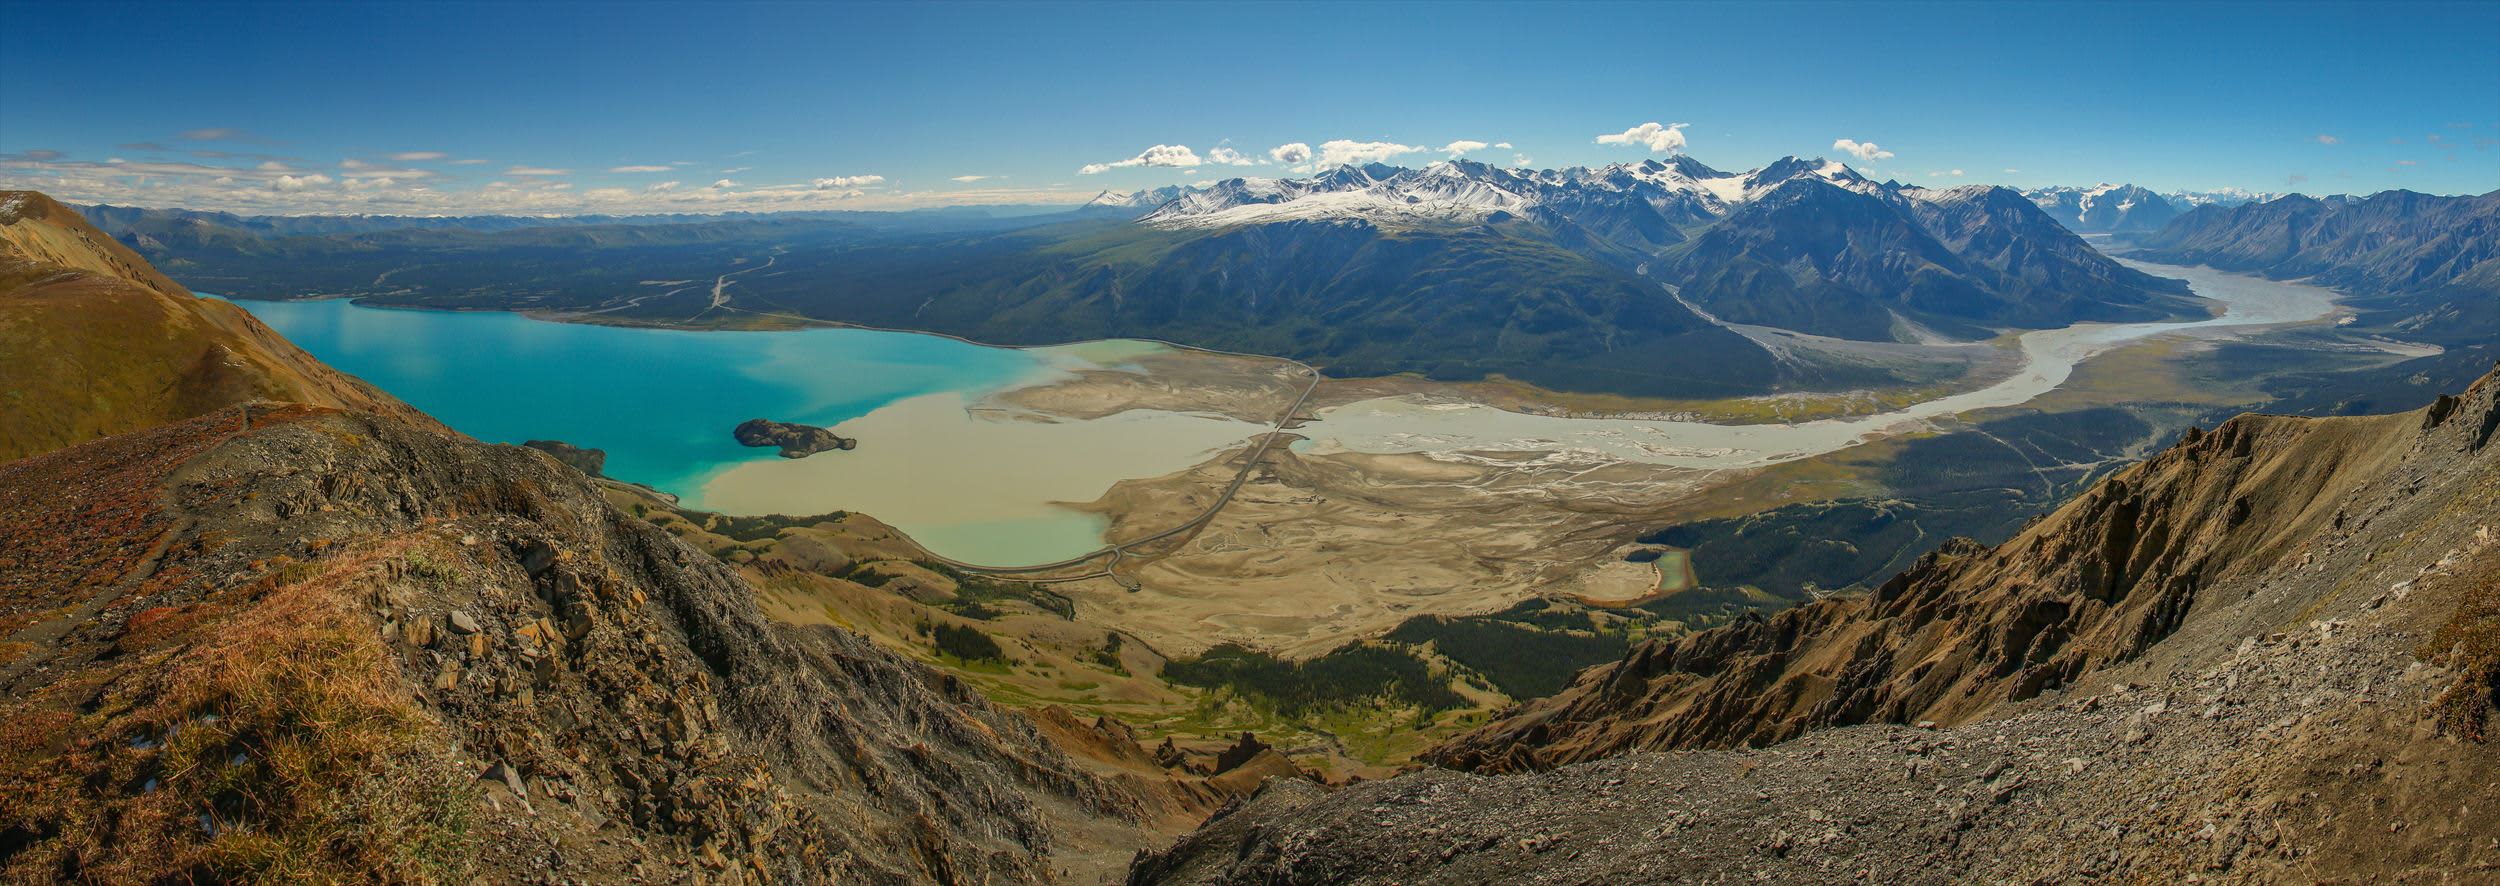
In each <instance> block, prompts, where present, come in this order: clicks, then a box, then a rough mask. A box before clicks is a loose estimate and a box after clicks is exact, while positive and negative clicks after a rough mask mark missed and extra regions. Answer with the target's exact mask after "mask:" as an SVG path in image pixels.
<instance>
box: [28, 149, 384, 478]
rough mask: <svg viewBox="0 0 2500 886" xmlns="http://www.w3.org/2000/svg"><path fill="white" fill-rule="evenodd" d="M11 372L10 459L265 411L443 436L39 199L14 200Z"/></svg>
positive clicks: (39, 196)
mask: <svg viewBox="0 0 2500 886" xmlns="http://www.w3.org/2000/svg"><path fill="white" fill-rule="evenodd" d="M0 367H5V368H0V414H6V415H7V416H8V418H9V420H8V421H6V422H0V461H7V460H9V459H15V458H23V457H25V456H28V455H33V454H35V453H39V452H48V451H51V450H54V449H58V448H60V447H63V446H67V445H70V444H73V443H79V442H84V441H87V440H93V439H96V438H99V437H105V436H110V435H113V434H119V433H126V432H129V431H135V430H139V429H141V428H148V427H154V426H156V425H159V424H163V423H165V422H169V421H178V420H181V419H185V418H190V417H192V416H196V415H204V414H207V413H209V412H214V411H216V410H219V409H223V408H226V407H229V406H233V405H235V404H238V403H247V402H252V401H256V400H271V401H281V402H294V403H308V404H312V405H316V406H334V407H340V408H347V409H359V410H365V411H370V412H378V413H385V414H390V415H394V416H397V417H400V418H402V419H407V420H411V421H418V422H421V423H424V424H426V425H429V426H433V424H432V420H431V419H427V418H424V417H423V416H422V414H420V413H418V412H416V411H415V410H413V409H410V408H409V407H408V406H406V405H404V404H402V403H400V402H399V401H398V400H396V399H393V398H392V397H391V396H390V395H388V394H384V393H382V392H381V391H380V390H377V389H375V388H373V387H372V386H370V385H367V384H365V383H364V382H362V381H359V380H357V379H355V378H353V377H350V376H348V375H346V374H343V373H340V372H338V371H337V370H334V369H331V368H329V367H327V366H324V365H322V364H321V363H320V362H319V361H317V360H314V359H313V358H312V356H311V355H309V354H306V353H304V352H303V350H302V349H299V348H297V347H295V346H294V345H293V344H290V343H288V342H287V341H286V340H285V339H283V338H280V337H279V336H278V335H277V333H275V332H272V331H270V329H269V327H267V326H264V325H262V324H261V322H260V321H259V320H256V319H253V318H252V316H251V315H250V314H248V313H245V312H244V311H243V309H241V308H238V307H235V306H234V305H232V304H228V303H226V302H221V301H216V300H212V299H203V298H199V297H197V296H194V295H192V294H191V293H190V292H189V291H188V290H185V289H183V288H182V286H181V285H179V284H176V283H175V282H174V281H172V280H170V279H167V278H166V277H165V275H163V274H160V273H158V272H157V271H156V269H154V268H151V267H149V266H148V264H147V262H145V261H143V260H141V259H140V258H139V256H138V255H137V254H135V253H132V252H131V251H130V250H129V249H127V248H125V247H124V246H122V244H120V243H118V242H115V241H114V240H113V238H111V237H109V236H106V235H105V234H104V233H102V232H100V231H97V230H96V229H95V228H94V227H92V226H90V225H88V224H87V222H86V220H85V219H84V218H81V217H80V216H79V215H78V213H77V212H76V211H74V210H71V209H69V208H68V207H65V206H62V205H61V204H59V203H56V202H53V200H52V199H51V198H50V197H46V196H44V195H42V194H39V193H35V192H33V191H0Z"/></svg>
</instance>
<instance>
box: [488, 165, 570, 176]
mask: <svg viewBox="0 0 2500 886" xmlns="http://www.w3.org/2000/svg"><path fill="white" fill-rule="evenodd" d="M503 174H505V175H572V174H573V170H570V169H549V168H547V167H544V166H515V167H512V168H511V169H506V170H504V171H503Z"/></svg>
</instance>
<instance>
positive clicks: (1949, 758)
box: [1131, 375, 2500, 883]
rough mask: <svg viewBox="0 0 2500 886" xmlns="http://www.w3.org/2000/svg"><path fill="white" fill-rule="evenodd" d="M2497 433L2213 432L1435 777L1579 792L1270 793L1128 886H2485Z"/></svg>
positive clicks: (1732, 635) (2442, 408)
mask: <svg viewBox="0 0 2500 886" xmlns="http://www.w3.org/2000/svg"><path fill="white" fill-rule="evenodd" d="M2496 431H2500V375H2495V376H2486V377H2485V378H2484V379H2483V380H2481V381H2480V382H2478V383H2477V384H2476V385H2475V386H2474V387H2473V388H2472V389H2471V390H2469V391H2467V392H2466V393H2465V394H2464V395H2463V396H2462V397H2458V398H2445V399H2443V400H2441V401H2440V402H2439V403H2436V404H2434V405H2433V406H2432V407H2430V408H2428V409H2425V410H2420V411H2416V412H2412V413H2404V414H2398V415H2392V416H2378V417H2369V418H2337V419H2285V418H2275V417H2265V416H2245V417H2242V418H2239V419H2234V420H2233V421H2231V422H2229V423H2226V424H2225V425H2223V426H2222V427H2220V428H2217V429H2216V430H2214V431H2213V432H2210V433H2206V434H2199V435H2194V436H2193V437H2191V438H2190V439H2186V440H2183V441H2182V442H2181V443H2180V444H2178V445H2177V446H2175V447H2173V448H2172V449H2171V450H2169V451H2166V452H2164V453H2163V454H2161V455H2159V456H2157V457H2156V458H2154V459H2152V460H2150V461H2148V462H2146V463H2144V464H2142V465H2140V466H2138V467H2136V468H2133V469H2130V470H2128V471H2126V472H2123V473H2121V474H2119V475H2117V476H2115V477H2113V478H2111V479H2109V480H2108V481H2105V482H2104V483H2103V484H2102V485H2101V486H2100V487H2098V488H2096V489H2095V490H2094V491H2093V492H2091V493H2090V494H2088V495H2086V496H2084V497H2083V498H2081V499H2079V500H2078V501H2076V502H2074V503H2073V504H2071V505H2069V506H2068V507H2067V508H2065V509H2063V510H2061V511H2059V512H2058V513H2057V514H2055V515H2053V516H2051V517H2049V518H2047V519H2046V520H2044V521H2042V522H2041V523H2040V524H2038V525H2037V526H2034V527H2032V528H2031V529H2030V530H2027V531H2026V532H2025V533H2024V534H2023V535H2021V536H2020V537H2018V538H2016V539H2014V540H2013V541H2011V542H2009V543H2007V544H2006V545H2004V546H2001V547H1999V548H1996V549H1994V550H1981V549H1977V548H1975V547H1973V546H1969V545H1960V546H1954V547H1950V548H1948V549H1947V550H1946V551H1945V552H1943V553H1940V554H1939V555H1938V556H1936V557H1933V558H1930V559H1929V560H1927V561H1925V562H1923V563H1921V564H1920V565H1919V566H1918V567H1917V568H1914V569H1912V570H1910V571H1909V572H1906V573H1904V574H1903V575H1901V576H1900V577H1899V578H1897V579H1895V580H1894V581H1892V582H1890V583H1888V584H1887V585H1886V586H1885V587H1884V588H1883V589H1881V590H1880V591H1878V592H1877V593H1875V594H1874V595H1872V596H1870V597H1868V598H1866V599H1862V600H1848V601H1831V602H1826V603H1818V604H1814V605H1810V606H1807V607H1803V608H1800V609H1797V610H1794V611H1791V612H1788V613H1783V614H1781V615H1779V616H1776V617H1773V618H1771V619H1767V620H1761V621H1753V622H1748V623H1745V624H1740V625H1734V626H1730V627H1726V628H1721V629H1717V630H1713V631H1708V632H1704V633H1701V634H1696V635H1692V636H1690V637H1686V638H1682V639H1678V640H1673V641H1665V642H1659V643H1653V644H1649V645H1646V646H1644V647H1641V648H1638V649H1636V650H1635V651H1634V652H1633V653H1631V655H1630V656H1628V657H1627V658H1626V659H1625V660H1624V661H1623V662H1621V663H1618V664H1615V665H1610V666H1605V667H1600V668H1594V669H1591V670H1590V671H1589V672H1587V673H1585V674H1583V675H1582V677H1581V678H1580V680H1579V681H1578V682H1577V683H1576V684H1575V685H1574V686H1573V687H1572V688H1571V689H1569V690H1567V691H1566V692H1565V693H1563V694H1562V695H1560V696H1557V697H1556V698H1555V699H1551V700H1548V701H1545V702H1539V703H1535V704H1531V705H1528V706H1527V707H1526V708H1525V709H1524V710H1522V711H1520V712H1519V713H1518V714H1516V715H1515V716H1513V717H1510V718H1508V719H1506V720H1503V721H1500V722H1498V723H1496V724H1494V725H1492V726H1489V727H1487V728H1486V729H1485V730H1483V731H1481V732H1479V733H1477V734H1475V735H1472V736H1469V737H1467V738H1465V739H1462V740H1460V741H1457V742H1454V743H1453V744H1451V745H1450V746H1448V747H1446V748H1444V749H1443V751H1442V753H1441V758H1442V759H1443V760H1445V761H1448V762H1451V763H1455V764H1460V765H1467V766H1472V767H1476V768H1480V769H1494V770H1500V769H1511V770H1521V769H1540V770H1541V769H1542V768H1543V767H1547V766H1554V765H1558V764H1570V765H1562V766H1561V768H1558V769H1552V770H1550V771H1537V772H1529V773H1522V774H1512V775H1501V776H1484V775H1472V774H1467V773H1463V772H1457V771H1450V770H1433V771H1428V772H1423V773H1417V774H1412V775H1407V776H1401V777H1399V778H1395V779H1390V780H1387V781H1383V782H1375V783H1369V784H1364V785H1358V786H1355V787H1353V788H1349V789H1346V790H1342V791H1338V792H1335V793H1326V792H1323V791H1320V790H1317V789H1313V788H1306V787H1302V786H1297V785H1286V784H1280V785H1275V786H1271V787H1270V788H1269V789H1268V790H1266V791H1264V792H1262V793H1261V794H1260V795H1259V796H1258V797H1256V798H1254V799H1253V800H1251V801H1250V802H1248V803H1245V804H1241V805H1239V806H1238V807H1236V808H1234V809H1232V810H1231V811H1229V812H1228V813H1227V814H1224V815H1221V816H1219V817H1218V818H1216V819H1215V820H1213V821H1211V822H1210V823H1209V824H1208V825H1207V826H1206V827H1204V828H1202V829H1201V830H1200V831H1199V833H1197V834H1195V835H1193V836H1191V837H1189V838H1187V839H1185V840H1183V841H1182V842H1181V843H1179V844H1177V845H1176V846H1174V847H1172V848H1171V849H1170V850H1167V851H1164V852H1160V853H1152V854H1148V855H1145V856H1141V858H1140V859H1139V861H1138V863H1137V864H1136V865H1135V866H1134V867H1133V868H1132V870H1131V882H1134V883H1319V882H1327V883H1386V882H1398V883H1459V882H1500V881H1510V880H1522V879H1531V878H1534V879H1542V880H1549V881H1553V882H1664V881H1687V880H1689V881H1696V882H1738V881H1744V882H1754V881H1762V880H1769V881H1774V882H1800V883H1822V882H1833V883H1838V882H1866V881H1872V882H1903V883H1944V882H1970V881H1986V882H2000V881H2017V882H2052V881H2074V880H2089V879H2117V880H2177V879H2180V878H2183V877H2186V876H2188V875H2190V874H2196V875H2199V876H2203V877H2221V878H2223V879H2227V880H2232V881H2248V882H2272V881H2277V880H2303V881H2307V880H2315V879H2335V880H2355V881H2371V882H2455V881H2458V880H2471V879H2476V878H2489V877H2492V876H2495V875H2500V817H2495V816H2492V815H2491V814H2490V810H2489V808H2488V807H2489V804H2490V801H2491V797H2493V796H2494V790H2495V788H2500V748H2496V747H2495V746H2494V745H2492V744H2490V743H2489V742H2488V739H2489V737H2490V732H2491V730H2492V728H2493V726H2494V720H2493V718H2494V717H2495V709H2494V706H2495V705H2496V704H2500V445H2495V444H2496V443H2500V441H2495V439H2494V437H2495V432H2496ZM1851 724H1868V725H1858V726H1854V727H1852V726H1851ZM1780 739H1792V740H1788V741H1785V742H1781V743H1778V744H1774V745H1771V746H1770V747H1768V748H1765V749H1759V750H1755V749H1748V748H1746V747H1745V746H1746V745H1755V744H1765V743H1770V742H1774V741H1779V740H1780ZM1714 748H1715V749H1717V750H1708V749H1714ZM1651 749H1704V750H1680V751H1678V752H1676V753H1664V754H1662V753H1656V752H1654V750H1651ZM1577 761H1590V762H1577Z"/></svg>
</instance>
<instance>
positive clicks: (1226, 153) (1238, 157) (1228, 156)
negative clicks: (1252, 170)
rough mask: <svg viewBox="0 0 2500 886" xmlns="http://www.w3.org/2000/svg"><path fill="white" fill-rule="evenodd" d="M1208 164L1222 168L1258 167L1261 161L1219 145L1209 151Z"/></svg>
mask: <svg viewBox="0 0 2500 886" xmlns="http://www.w3.org/2000/svg"><path fill="white" fill-rule="evenodd" d="M1207 162H1208V163H1213V164H1218V165H1222V166H1256V165H1258V163H1259V159H1258V158H1256V157H1252V156H1250V155H1248V154H1244V153H1242V152H1240V151H1236V150H1233V149H1232V148H1229V147H1224V146H1221V145H1218V146H1216V147H1214V148H1211V149H1209V150H1208V151H1207Z"/></svg>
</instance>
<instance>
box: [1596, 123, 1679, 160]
mask: <svg viewBox="0 0 2500 886" xmlns="http://www.w3.org/2000/svg"><path fill="white" fill-rule="evenodd" d="M1687 125H1690V124H1685V123H1673V124H1668V125H1665V126H1661V125H1659V124H1658V123H1656V122H1654V121H1653V122H1649V123H1643V124H1641V125H1639V126H1635V127H1632V128H1630V129H1626V130H1624V131H1622V132H1616V133H1609V134H1607V135H1601V136H1598V137H1597V143H1598V144H1601V145H1640V146H1643V147H1646V148H1648V149H1650V150H1651V151H1655V152H1660V153H1664V152H1668V151H1681V150H1684V127H1685V126H1687Z"/></svg>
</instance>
